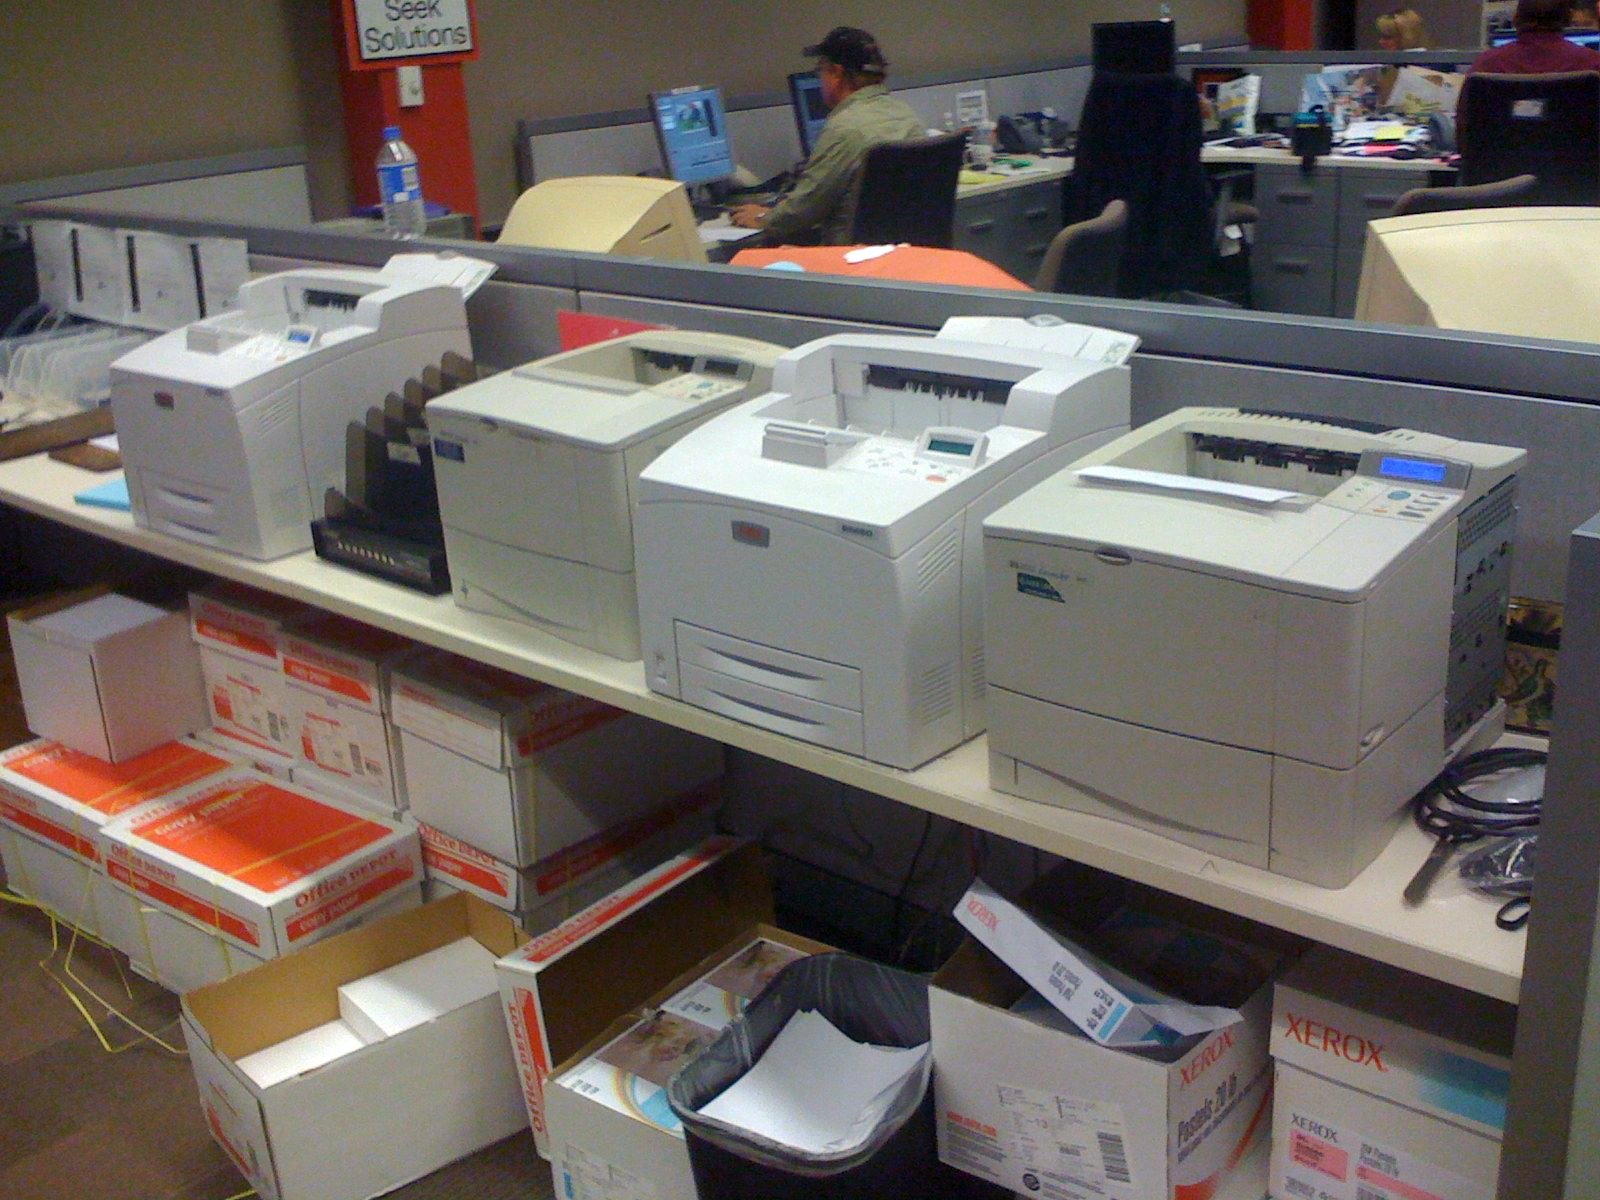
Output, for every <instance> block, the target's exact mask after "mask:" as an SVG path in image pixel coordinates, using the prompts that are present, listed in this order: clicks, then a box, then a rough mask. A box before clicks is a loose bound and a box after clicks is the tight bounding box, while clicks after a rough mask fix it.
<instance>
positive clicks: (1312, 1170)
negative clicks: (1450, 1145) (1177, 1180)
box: [1273, 1112, 1494, 1200]
mask: <svg viewBox="0 0 1600 1200" xmlns="http://www.w3.org/2000/svg"><path fill="white" fill-rule="evenodd" d="M1289 1115H1290V1120H1291V1121H1292V1122H1293V1124H1294V1125H1295V1128H1293V1129H1291V1130H1290V1131H1289V1137H1288V1139H1287V1140H1286V1142H1282V1143H1279V1144H1280V1145H1282V1146H1283V1149H1281V1150H1280V1149H1278V1147H1277V1146H1276V1145H1275V1146H1274V1151H1273V1152H1274V1153H1275V1154H1281V1155H1282V1156H1283V1157H1282V1160H1281V1161H1282V1166H1283V1190H1282V1191H1281V1192H1275V1193H1274V1194H1275V1195H1282V1196H1283V1197H1284V1200H1489V1198H1490V1196H1491V1195H1492V1194H1493V1191H1494V1180H1493V1179H1492V1178H1490V1179H1478V1178H1471V1177H1468V1176H1462V1175H1458V1174H1456V1173H1455V1172H1454V1171H1451V1170H1448V1169H1446V1168H1444V1167H1441V1166H1439V1165H1438V1164H1437V1163H1433V1162H1429V1161H1428V1160H1427V1159H1424V1158H1421V1157H1419V1156H1418V1155H1416V1154H1412V1153H1409V1152H1408V1151H1407V1150H1404V1149H1401V1148H1400V1147H1399V1146H1397V1145H1391V1144H1387V1143H1385V1142H1378V1141H1374V1140H1373V1139H1371V1138H1369V1137H1367V1136H1366V1135H1365V1134H1363V1133H1360V1132H1357V1131H1355V1130H1351V1129H1335V1128H1334V1127H1333V1126H1331V1125H1329V1124H1328V1123H1327V1122H1324V1121H1317V1120H1310V1119H1308V1118H1307V1117H1306V1115H1305V1114H1303V1113H1298V1112H1291V1113H1290V1114H1289ZM1307 1127H1314V1128H1315V1129H1316V1130H1317V1131H1318V1132H1316V1133H1307V1132H1305V1129H1306V1128H1307Z"/></svg>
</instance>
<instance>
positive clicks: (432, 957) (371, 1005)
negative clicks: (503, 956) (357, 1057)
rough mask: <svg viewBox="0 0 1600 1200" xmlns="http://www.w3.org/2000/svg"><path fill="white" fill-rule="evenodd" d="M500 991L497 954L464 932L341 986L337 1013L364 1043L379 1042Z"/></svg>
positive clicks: (495, 994)
mask: <svg viewBox="0 0 1600 1200" xmlns="http://www.w3.org/2000/svg"><path fill="white" fill-rule="evenodd" d="M497 995H499V986H498V985H497V984H496V982H495V974H494V955H492V954H490V953H489V952H488V951H487V950H485V949H484V948H483V947H482V946H481V945H479V944H478V943H477V942H476V941H474V940H473V939H472V938H469V937H462V938H458V939H457V940H456V941H453V942H451V943H449V944H448V945H444V946H440V947H439V948H438V949H437V950H430V951H428V952H427V953H426V954H421V955H418V956H417V957H416V958H408V959H406V961H405V962H400V963H396V964H395V965H394V966H392V967H386V968H385V969H384V970H382V971H378V972H376V973H374V974H372V975H364V976H362V977H361V978H360V979H355V980H352V981H351V982H349V983H346V984H344V985H342V986H341V987H340V988H339V1016H340V1017H341V1018H342V1019H343V1021H344V1022H345V1024H346V1025H348V1026H349V1027H350V1028H351V1029H352V1030H353V1031H355V1033H356V1035H357V1036H358V1037H360V1038H361V1040H362V1041H363V1042H376V1041H380V1040H382V1039H383V1038H387V1037H396V1036H398V1035H400V1034H402V1033H404V1032H405V1031H406V1030H408V1029H413V1028H415V1027H416V1026H418V1025H423V1024H426V1023H427V1022H429V1021H435V1020H438V1019H439V1018H440V1017H442V1016H444V1015H445V1014H446V1013H450V1012H454V1011H455V1010H456V1009H458V1008H462V1007H464V1006H466V1005H468V1004H471V1003H473V1002H474V1001H477V1000H481V999H483V998H484V997H485V996H497Z"/></svg>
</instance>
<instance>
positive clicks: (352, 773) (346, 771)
mask: <svg viewBox="0 0 1600 1200" xmlns="http://www.w3.org/2000/svg"><path fill="white" fill-rule="evenodd" d="M416 651H417V647H416V645H415V644H414V643H413V642H412V641H411V640H410V639H409V638H404V637H401V636H400V635H399V634H394V633H389V632H388V631H387V630H383V629H376V628H374V627H372V626H370V625H363V624H361V623H360V622H359V621H352V620H350V619H349V618H348V617H340V616H335V615H334V614H332V613H319V614H317V615H315V616H312V617H308V618H306V619H305V620H304V621H300V622H297V623H295V624H294V626H293V627H292V628H289V629H286V630H285V631H284V634H283V674H284V678H285V679H286V680H287V682H288V708H289V724H290V729H291V731H292V733H293V736H294V740H295V753H296V756H297V757H298V759H299V760H300V761H301V762H304V763H307V764H309V765H311V766H314V767H317V768H319V769H320V770H321V771H322V772H324V773H325V774H327V775H328V776H330V777H332V778H334V779H336V780H338V781H339V783H340V784H342V785H343V786H344V787H346V788H349V789H351V790H353V791H356V792H359V793H361V794H362V795H363V796H366V797H368V798H369V799H371V800H373V801H376V802H377V803H378V804H379V805H380V806H381V807H385V808H389V809H399V808H402V807H404V804H405V801H404V797H403V794H402V793H401V790H400V786H399V783H398V780H399V764H398V761H397V756H396V750H395V743H394V738H393V736H392V732H391V730H390V728H389V721H388V700H387V695H388V686H387V685H388V679H389V673H390V672H391V671H392V670H393V669H394V668H395V666H396V665H398V664H399V663H401V662H403V661H404V660H405V659H406V658H408V657H410V656H411V655H413V654H415V653H416Z"/></svg>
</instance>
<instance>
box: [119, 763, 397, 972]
mask: <svg viewBox="0 0 1600 1200" xmlns="http://www.w3.org/2000/svg"><path fill="white" fill-rule="evenodd" d="M101 838H102V853H103V854H104V855H105V860H106V871H107V873H108V874H109V875H110V876H111V878H112V879H113V880H114V881H116V882H117V883H118V884H120V885H121V886H122V887H125V888H127V889H128V890H130V891H132V892H133V893H134V894H135V895H138V896H140V897H141V898H143V899H144V900H145V901H146V902H148V903H151V904H154V905H157V906H159V907H162V908H166V909H168V910H169V911H171V912H173V913H174V914H176V915H179V916H183V917H186V918H187V919H189V920H191V921H193V922H195V923H197V924H199V925H201V926H203V927H205V928H208V929H214V930H216V931H217V932H218V933H220V934H221V935H222V936H223V937H226V938H227V939H229V941H231V942H232V943H233V944H234V945H236V946H239V947H240V948H241V949H245V950H248V951H250V952H251V953H253V954H256V955H259V956H262V957H266V958H271V957H275V956H277V955H280V954H287V953H288V952H289V951H290V950H293V949H295V948H297V947H299V946H303V945H307V944H309V943H311V942H313V941H316V940H317V939H319V938H322V937H326V936H327V935H328V934H330V933H333V932H336V931H338V930H340V929H344V928H347V927H348V926H350V925H353V924H355V923H357V922H358V921H360V920H361V919H363V917H364V916H366V915H367V914H368V913H370V912H371V910H373V909H375V908H377V907H378V906H379V905H380V904H382V903H384V902H385V901H387V900H389V899H390V898H391V897H393V896H396V895H407V894H409V895H411V896H417V895H419V894H420V887H419V885H420V883H421V881H422V857H421V851H420V849H419V847H418V844H417V835H416V831H415V830H414V829H409V828H406V827H404V826H402V825H400V824H398V823H396V822H393V821H385V820H383V819H382V818H380V817H378V816H376V815H373V814H368V813H363V812H361V811H359V810H357V809H356V808H355V807H353V806H351V805H347V804H344V803H342V802H339V801H336V800H333V799H330V798H328V797H325V796H317V795H313V794H312V793H310V792H307V791H304V790H302V789H300V788H297V787H296V786H295V785H293V784H284V783H280V782H278V781H276V780H273V779H270V778H268V777H266V776H263V775H261V774H260V773H259V772H255V771H250V770H246V769H239V770H235V771H232V772H228V773H226V774H224V775H221V776H219V777H216V778H214V779H212V780H208V781H206V782H203V783H201V784H198V785H195V786H193V787H190V788H187V789H185V790H183V791H181V792H178V793H177V794H176V795H173V796H170V797H167V798H166V799H163V800H159V801H154V802H152V803H150V804H146V805H143V806H141V807H140V808H139V809H137V810H135V811H134V812H131V813H128V814H126V815H125V816H123V817H120V818H118V819H117V820H115V821H111V822H109V823H108V824H107V825H106V826H105V827H104V828H103V829H102V830H101Z"/></svg>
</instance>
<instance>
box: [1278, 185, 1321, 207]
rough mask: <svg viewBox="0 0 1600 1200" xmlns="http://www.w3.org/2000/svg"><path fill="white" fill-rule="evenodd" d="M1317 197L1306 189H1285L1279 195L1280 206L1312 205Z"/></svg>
mask: <svg viewBox="0 0 1600 1200" xmlns="http://www.w3.org/2000/svg"><path fill="white" fill-rule="evenodd" d="M1313 199H1315V196H1314V195H1313V193H1311V192H1310V191H1307V190H1306V189H1304V188H1293V189H1290V188H1285V189H1284V190H1283V191H1281V192H1279V193H1278V203H1279V204H1310V203H1311V201H1312V200H1313Z"/></svg>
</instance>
